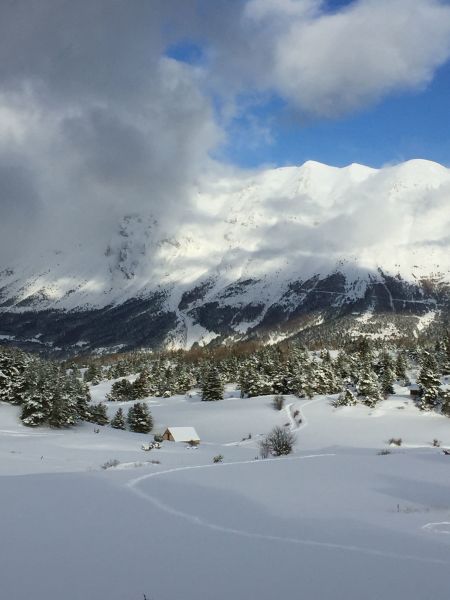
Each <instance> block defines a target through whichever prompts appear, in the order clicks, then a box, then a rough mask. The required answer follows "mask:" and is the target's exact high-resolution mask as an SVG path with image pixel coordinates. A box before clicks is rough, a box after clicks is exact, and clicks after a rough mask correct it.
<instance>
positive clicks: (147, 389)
mask: <svg viewBox="0 0 450 600" xmlns="http://www.w3.org/2000/svg"><path fill="white" fill-rule="evenodd" d="M123 381H126V379H124V380H123ZM130 391H131V394H132V398H133V400H141V399H142V398H146V397H147V396H150V394H151V393H152V387H151V385H150V373H149V371H148V370H147V369H144V370H143V371H141V372H140V373H139V376H138V378H137V379H136V380H135V381H134V382H133V383H132V384H131V389H130Z"/></svg>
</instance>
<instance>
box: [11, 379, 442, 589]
mask: <svg viewBox="0 0 450 600" xmlns="http://www.w3.org/2000/svg"><path fill="white" fill-rule="evenodd" d="M110 385H111V383H110V382H109V383H108V382H102V383H101V384H100V385H99V386H94V387H93V396H94V401H98V400H100V399H102V395H103V397H104V394H105V393H106V392H107V391H108V386H110ZM396 392H397V395H395V396H392V397H391V398H390V399H389V400H387V401H384V402H382V403H380V405H379V406H378V407H377V408H376V409H372V410H371V409H369V408H367V407H365V406H360V405H358V406H356V407H347V408H339V409H335V408H333V407H332V406H331V404H330V398H329V397H320V396H319V397H316V398H314V399H313V400H312V401H308V400H299V399H297V398H295V397H286V405H285V408H284V409H283V410H282V411H279V412H277V411H275V410H274V409H273V408H272V406H271V399H272V397H271V396H263V397H259V398H251V399H240V398H236V397H233V395H235V392H233V390H232V389H230V388H228V392H227V396H229V397H228V398H226V399H225V400H223V401H221V402H212V403H204V402H201V401H200V400H199V397H198V395H196V394H195V393H194V394H192V397H189V396H186V397H185V396H175V397H172V398H167V399H162V398H149V399H147V400H146V402H147V403H148V404H149V407H150V409H151V411H152V414H153V417H154V420H155V430H157V431H158V430H161V429H162V428H164V427H165V426H166V425H174V426H176V425H180V426H187V425H192V426H194V427H195V428H196V429H197V431H198V433H199V434H200V437H201V438H202V443H201V445H200V447H199V448H198V449H189V450H188V449H187V448H186V445H185V444H172V443H169V442H165V443H163V446H162V449H161V450H153V451H151V452H143V451H142V450H141V449H140V446H141V444H142V442H143V441H148V439H149V437H151V436H149V435H139V434H133V433H130V432H123V431H115V430H112V429H111V428H109V427H100V428H99V429H100V432H99V433H98V434H95V433H94V429H95V426H93V425H90V424H83V425H82V426H80V427H77V428H75V429H73V430H69V431H54V430H46V429H36V430H30V429H27V428H25V427H23V425H21V424H20V423H19V421H18V419H17V414H18V410H17V408H15V407H11V406H9V405H4V404H2V405H0V430H1V432H0V475H1V478H0V485H1V489H2V508H3V510H2V517H1V518H0V539H1V540H2V541H3V545H2V548H3V552H2V560H1V561H0V578H1V579H0V580H1V582H2V586H1V587H2V595H1V597H2V598H3V597H5V599H7V600H29V598H33V600H60V599H62V598H64V600H86V599H88V598H89V599H92V600H97V599H98V600H134V599H136V600H142V598H143V594H146V595H147V598H152V599H154V600H179V598H184V599H186V600H194V599H195V600H198V599H199V598H201V599H203V598H204V599H205V600H210V599H211V600H228V599H229V598H230V597H234V598H239V599H240V598H255V599H257V600H272V599H273V598H276V597H282V596H285V595H286V596H289V597H298V598H303V597H304V598H308V599H309V600H312V599H315V598H317V599H320V600H328V599H330V600H360V599H361V598H364V600H380V599H381V598H385V597H391V596H393V597H395V598H397V599H398V600H424V599H425V598H428V597H430V598H433V600H444V599H445V600H448V572H449V567H450V559H449V558H448V556H449V545H450V536H449V535H448V533H449V531H450V526H449V523H450V501H449V497H450V495H449V469H450V458H449V457H447V456H445V455H444V454H443V453H442V452H441V449H440V448H433V447H432V440H433V439H434V438H438V439H440V440H441V442H442V446H446V445H448V446H450V422H449V420H448V419H446V418H444V417H441V416H439V415H437V414H424V413H421V412H419V411H418V409H417V408H416V407H415V406H414V405H413V404H412V402H411V400H410V399H409V398H408V397H407V396H406V394H405V393H404V392H405V390H404V389H402V388H397V389H396ZM126 404H127V403H109V404H108V409H109V411H110V413H111V414H113V413H114V411H115V410H116V408H118V407H119V406H123V407H124V408H126V406H124V405H126ZM294 410H300V411H301V418H302V423H301V424H300V426H299V425H298V417H297V421H294V420H293V418H292V414H293V411H294ZM276 424H279V425H282V426H284V425H285V424H288V426H289V427H290V428H291V429H292V430H293V431H294V432H295V433H296V436H297V445H296V448H295V452H294V454H293V455H291V456H289V457H284V458H277V459H268V460H255V456H256V455H257V442H258V434H265V433H266V432H267V431H269V430H270V429H271V428H272V427H273V426H274V425H276ZM248 433H252V438H251V439H250V440H246V441H242V438H243V437H244V436H246V435H248ZM390 437H402V438H403V445H402V446H401V447H400V448H392V449H391V454H388V455H385V456H381V455H378V454H377V452H378V451H379V450H380V449H381V448H385V447H387V444H386V442H387V440H388V439H389V438H390ZM218 453H221V454H223V455H224V457H225V458H224V460H225V462H224V463H223V464H217V465H215V464H212V457H213V456H214V455H215V454H218ZM111 459H117V460H118V461H120V464H119V465H118V466H117V467H115V468H110V469H107V470H103V469H102V468H101V465H102V464H104V463H105V462H107V461H108V460H111ZM151 460H158V461H160V464H152V463H151V462H149V461H151ZM3 594H5V595H4V596H3Z"/></svg>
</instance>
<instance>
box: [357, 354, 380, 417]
mask: <svg viewBox="0 0 450 600" xmlns="http://www.w3.org/2000/svg"><path fill="white" fill-rule="evenodd" d="M357 392H358V396H359V397H360V398H361V401H362V402H363V404H365V405H366V406H369V407H371V408H373V407H374V406H375V405H376V403H377V402H379V401H380V400H381V399H382V395H381V390H380V385H379V383H378V378H377V376H376V374H375V373H374V371H373V370H372V368H371V366H370V365H369V363H367V362H366V363H364V364H363V365H362V368H361V371H360V374H359V381H358V385H357Z"/></svg>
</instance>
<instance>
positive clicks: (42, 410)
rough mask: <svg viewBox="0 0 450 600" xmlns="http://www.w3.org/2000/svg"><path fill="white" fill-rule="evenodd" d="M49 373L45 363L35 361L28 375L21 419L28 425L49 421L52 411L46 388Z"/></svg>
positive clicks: (33, 425)
mask: <svg viewBox="0 0 450 600" xmlns="http://www.w3.org/2000/svg"><path fill="white" fill-rule="evenodd" d="M46 381H47V374H46V372H45V366H44V364H42V363H40V362H39V361H34V362H32V363H31V364H30V368H29V369H28V370H27V376H26V388H25V390H26V391H25V394H24V400H23V404H22V413H21V416H20V418H21V420H22V422H23V424H24V425H27V426H28V427H38V426H39V425H44V424H45V423H47V419H48V415H49V412H50V400H51V399H50V397H49V395H48V392H49V390H48V389H47V390H46V385H45V384H46Z"/></svg>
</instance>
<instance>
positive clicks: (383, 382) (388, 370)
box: [379, 352, 396, 398]
mask: <svg viewBox="0 0 450 600" xmlns="http://www.w3.org/2000/svg"><path fill="white" fill-rule="evenodd" d="M395 379H396V373H395V366H394V361H393V360H392V357H391V355H390V354H389V353H388V352H384V353H383V354H382V355H381V356H380V374H379V380H380V387H381V392H382V394H383V396H384V397H385V398H387V397H388V396H389V394H393V393H394V381H395Z"/></svg>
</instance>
